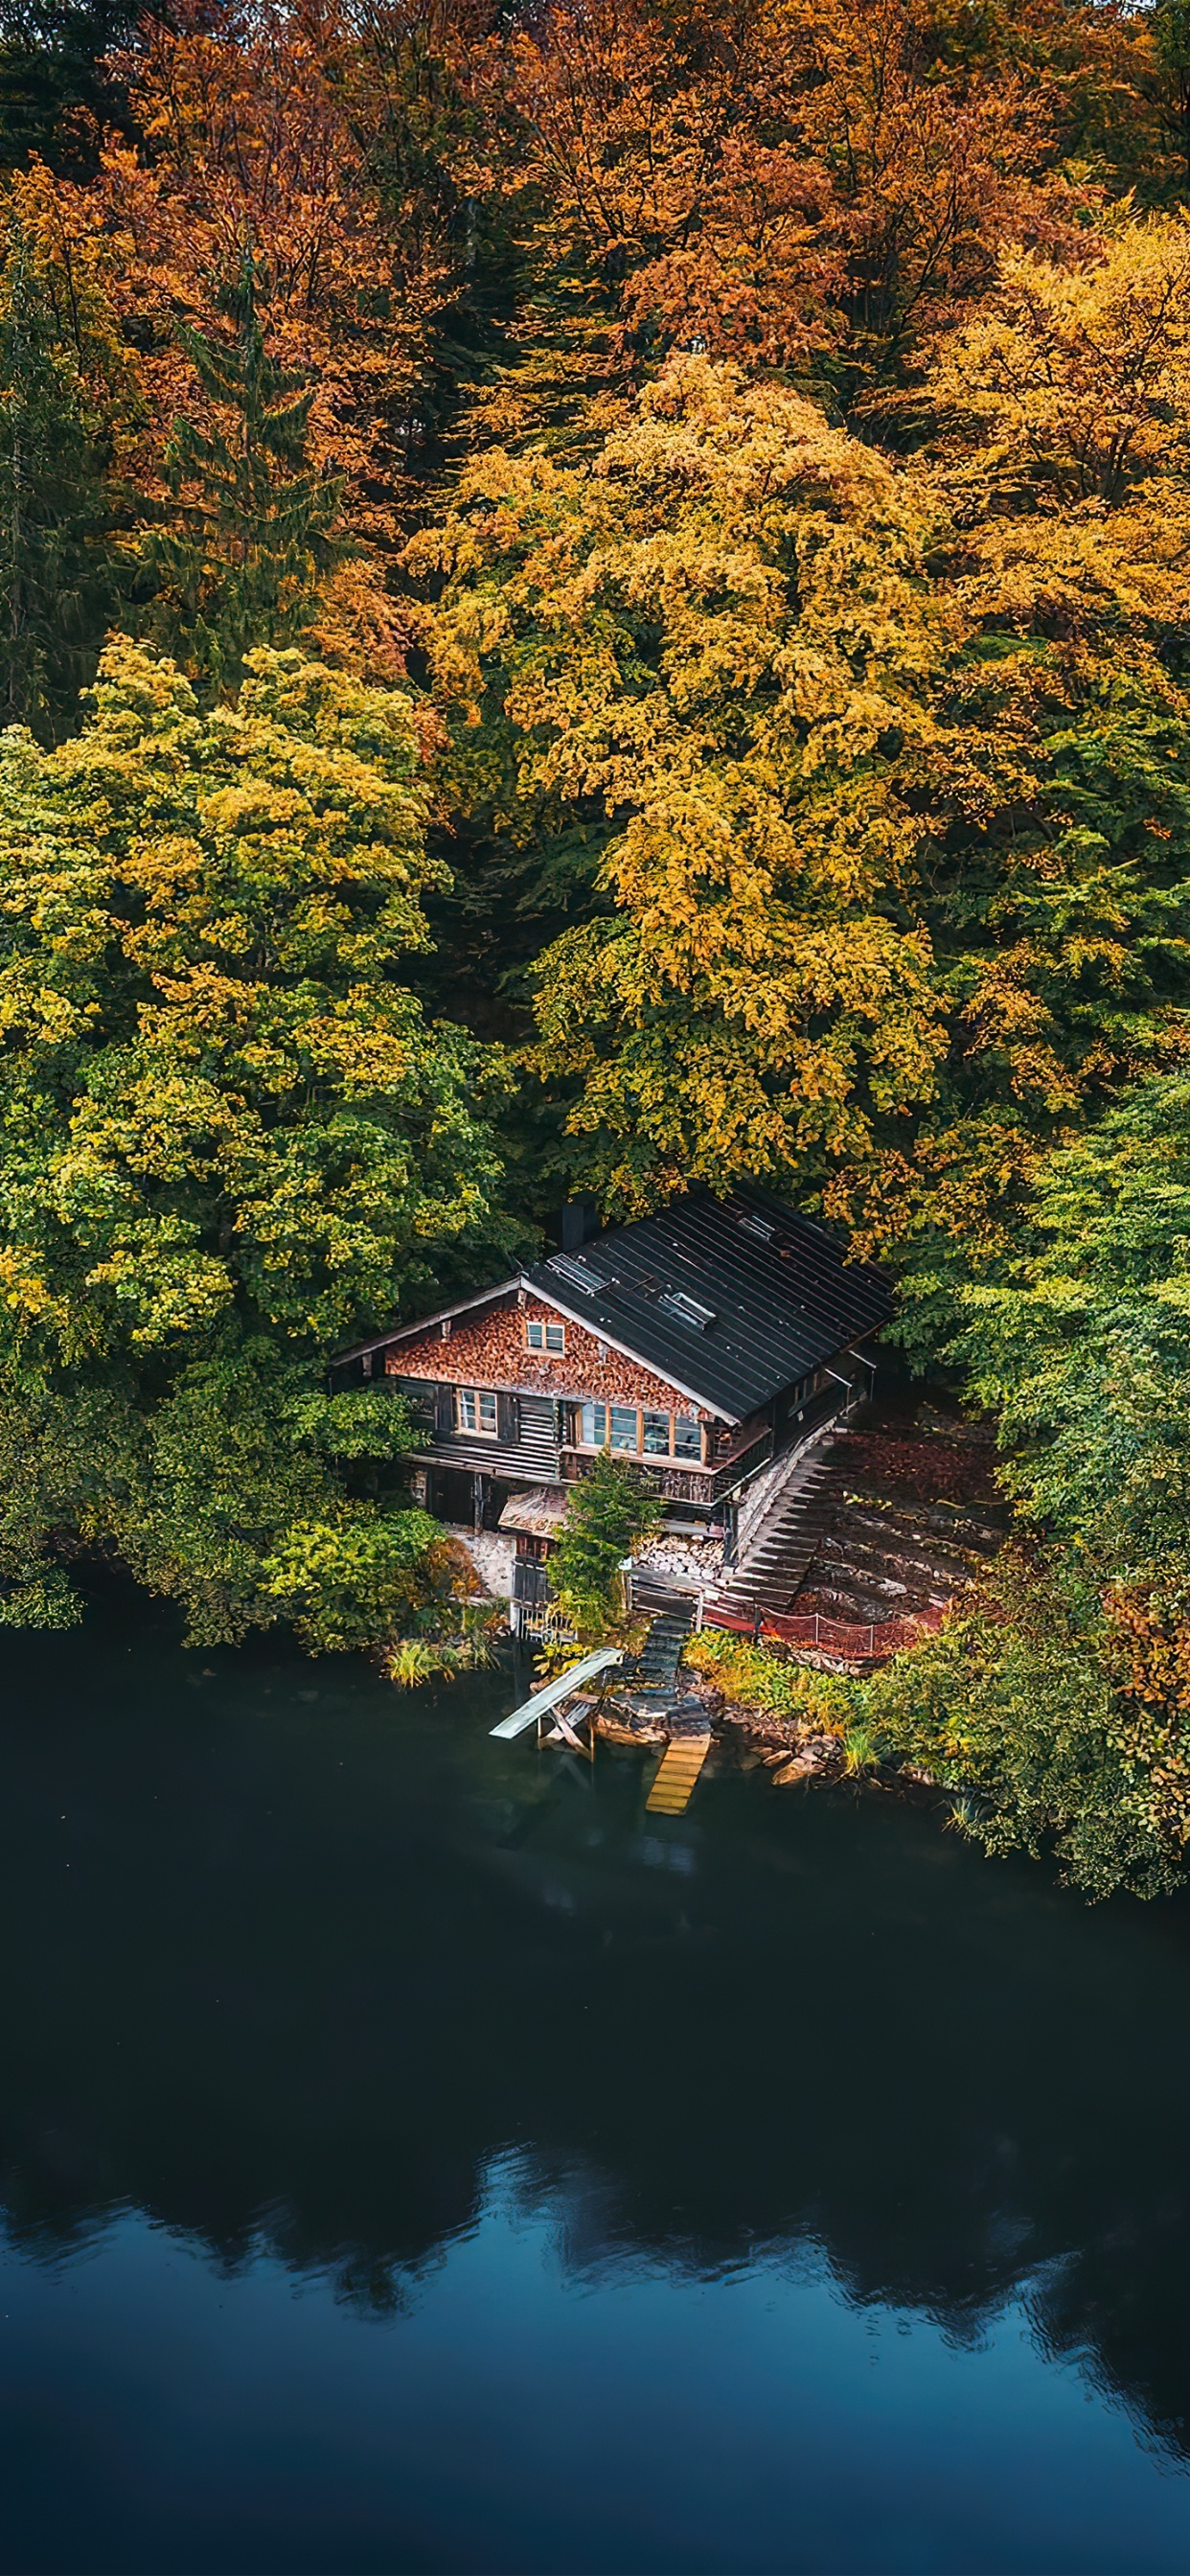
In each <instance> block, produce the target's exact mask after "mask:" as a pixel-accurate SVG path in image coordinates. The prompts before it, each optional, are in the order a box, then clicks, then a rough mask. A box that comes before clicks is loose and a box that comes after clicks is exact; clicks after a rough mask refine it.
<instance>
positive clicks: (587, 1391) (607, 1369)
mask: <svg viewBox="0 0 1190 2576" xmlns="http://www.w3.org/2000/svg"><path fill="white" fill-rule="evenodd" d="M555 1316H556V1310H555V1309H554V1308H553V1307H551V1306H549V1305H547V1304H546V1302H545V1300H544V1299H543V1298H540V1297H531V1298H530V1299H529V1300H528V1302H527V1303H526V1304H525V1305H524V1306H517V1305H516V1304H515V1303H513V1302H512V1301H509V1303H508V1304H506V1305H503V1306H499V1307H495V1308H492V1307H489V1309H488V1311H487V1313H486V1314H482V1315H477V1316H475V1317H474V1318H471V1319H469V1318H468V1317H467V1316H465V1315H464V1316H461V1317H459V1318H458V1319H457V1320H456V1321H455V1322H453V1323H452V1325H451V1329H450V1332H449V1334H448V1335H447V1336H446V1337H445V1339H444V1338H443V1336H442V1334H441V1333H440V1332H439V1331H438V1330H437V1328H435V1330H434V1331H433V1332H429V1333H423V1334H419V1335H415V1336H413V1337H411V1339H410V1340H409V1341H407V1342H396V1343H394V1344H392V1345H391V1347H390V1348H389V1350H388V1352H387V1353H386V1356H385V1367H386V1369H387V1372H388V1374H389V1376H390V1377H398V1378H421V1379H433V1380H434V1381H435V1382H438V1383H442V1382H445V1381H447V1380H449V1382H450V1383H451V1385H453V1386H475V1387H485V1388H489V1389H494V1390H496V1391H499V1390H500V1389H508V1390H515V1391H520V1392H523V1393H526V1394H530V1395H542V1396H562V1397H565V1398H566V1400H567V1401H568V1402H570V1403H574V1404H581V1403H584V1402H590V1403H598V1404H629V1405H645V1406H647V1407H648V1409H649V1410H650V1411H656V1412H659V1413H681V1414H684V1415H685V1417H686V1419H687V1420H688V1421H698V1422H711V1421H713V1420H714V1416H713V1414H712V1413H711V1412H710V1411H709V1410H708V1408H707V1407H706V1406H705V1405H702V1406H699V1405H694V1404H692V1403H691V1402H690V1399H689V1397H688V1396H684V1395H680V1394H679V1393H678V1390H677V1388H676V1387H674V1386H671V1385H669V1384H668V1382H667V1380H666V1379H665V1378H661V1377H655V1376H654V1375H653V1372H652V1370H651V1369H647V1368H641V1367H640V1366H638V1364H637V1363H636V1362H635V1361H634V1360H629V1359H625V1358H624V1357H623V1356H622V1355H621V1353H620V1352H619V1351H614V1350H612V1349H611V1348H610V1346H609V1345H608V1344H607V1343H606V1342H604V1343H602V1344H601V1343H600V1342H599V1340H598V1338H597V1336H596V1335H595V1334H593V1333H588V1332H587V1331H586V1330H585V1328H584V1326H583V1325H582V1324H575V1323H572V1322H571V1320H570V1318H569V1316H563V1317H562V1318H561V1319H560V1320H561V1321H562V1322H564V1323H565V1326H566V1348H565V1350H564V1351H563V1352H560V1353H555V1352H553V1351H530V1350H527V1349H526V1347H525V1325H526V1323H527V1322H530V1321H533V1322H540V1323H544V1322H545V1321H546V1319H547V1318H549V1319H550V1320H551V1321H552V1320H554V1319H555ZM601 1349H602V1350H603V1352H604V1354H605V1356H604V1357H603V1358H602V1359H601V1358H600V1350H601Z"/></svg>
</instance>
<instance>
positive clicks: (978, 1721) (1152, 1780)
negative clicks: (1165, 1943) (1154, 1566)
mask: <svg viewBox="0 0 1190 2576" xmlns="http://www.w3.org/2000/svg"><path fill="white" fill-rule="evenodd" d="M989 1596H990V1597H988V1598H987V1599H986V1601H985V1603H984V1604H983V1606H981V1607H978V1608H976V1609H974V1610H973V1611H972V1612H971V1613H970V1614H969V1615H957V1616H955V1617H952V1618H951V1619H949V1620H948V1621H947V1622H946V1625H945V1626H944V1627H943V1629H942V1630H941V1632H940V1634H939V1636H938V1637H937V1638H935V1639H932V1640H930V1641H929V1642H928V1643H926V1644H923V1645H921V1646H919V1647H914V1648H912V1649H911V1650H910V1651H909V1652H908V1653H906V1654H902V1655H898V1656H896V1657H895V1658H894V1660H893V1662H892V1663H891V1664H890V1665H889V1666H888V1667H887V1669H886V1670H885V1671H884V1672H883V1673H881V1674H879V1675H878V1676H877V1677H876V1679H875V1680H874V1681H872V1682H870V1683H868V1684H866V1685H864V1686H863V1687H862V1694H861V1695H862V1700H863V1716H864V1720H865V1724H866V1726H867V1728H868V1730H869V1731H870V1734H871V1737H872V1740H873V1744H874V1746H875V1747H876V1748H877V1749H878V1750H879V1751H880V1752H881V1753H882V1754H883V1755H884V1756H885V1757H886V1758H888V1757H889V1756H892V1757H894V1758H895V1759H896V1760H898V1761H900V1762H902V1763H906V1764H908V1765H909V1766H910V1767H911V1768H912V1769H913V1770H915V1771H916V1772H917V1773H918V1774H919V1775H924V1776H925V1777H927V1778H928V1779H930V1780H932V1781H934V1782H936V1783H937V1784H938V1786H939V1787H941V1788H943V1789H946V1790H949V1791H950V1792H951V1793H952V1797H953V1804H952V1808H951V1819H952V1822H953V1823H954V1824H955V1825H956V1826H957V1827H958V1829H959V1830H960V1831H961V1832H964V1833H967V1834H969V1835H971V1836H972V1837H973V1838H974V1839H975V1840H976V1841H978V1842H981V1843H982V1844H983V1847H984V1849H985V1851H987V1852H988V1853H989V1855H991V1856H992V1857H1002V1856H1003V1855H1004V1854H1006V1853H1008V1852H1012V1851H1024V1852H1028V1853H1030V1854H1032V1855H1033V1856H1034V1857H1035V1858H1037V1857H1040V1856H1043V1855H1051V1856H1053V1857H1054V1858H1055V1859H1056V1860H1057V1863H1058V1867H1059V1870H1060V1872H1061V1875H1062V1877H1063V1878H1064V1879H1065V1880H1066V1881H1067V1882H1068V1883H1069V1884H1071V1885H1073V1886H1076V1887H1079V1888H1081V1889H1082V1890H1083V1891H1084V1892H1085V1893H1086V1894H1087V1895H1088V1896H1091V1897H1104V1896H1111V1895H1114V1894H1115V1893H1116V1892H1117V1891H1127V1892H1129V1893H1131V1894H1132V1895H1135V1896H1157V1895H1161V1894H1164V1893H1166V1892H1167V1891H1168V1890H1170V1889H1172V1888H1174V1887H1176V1886H1177V1885H1179V1884H1180V1883H1181V1881H1182V1880H1183V1878H1184V1875H1185V1864H1186V1845H1187V1837H1188V1834H1190V1700H1187V1701H1186V1702H1185V1703H1184V1704H1182V1705H1181V1706H1178V1707H1175V1706H1173V1705H1172V1704H1171V1703H1170V1702H1169V1701H1168V1700H1166V1701H1164V1702H1162V1701H1161V1700H1159V1699H1158V1697H1157V1695H1156V1694H1155V1693H1152V1692H1150V1691H1147V1690H1146V1689H1145V1688H1144V1687H1141V1688H1140V1689H1133V1688H1129V1687H1127V1686H1124V1687H1121V1682H1122V1679H1123V1676H1122V1675H1121V1671H1120V1655H1119V1644H1120V1639H1119V1632H1118V1630H1117V1629H1116V1628H1115V1627H1114V1624H1113V1621H1112V1619H1111V1618H1110V1616H1109V1615H1108V1614H1107V1613H1106V1612H1105V1608H1104V1604H1103V1600H1102V1596H1101V1591H1100V1587H1099V1585H1098V1583H1097V1582H1096V1581H1095V1579H1094V1576H1093V1572H1092V1571H1091V1570H1090V1569H1088V1568H1087V1567H1086V1565H1085V1564H1084V1563H1082V1562H1081V1561H1080V1560H1079V1559H1078V1558H1077V1557H1076V1558H1061V1557H1056V1558H1054V1559H1053V1560H1051V1561H1049V1562H1046V1561H1044V1560H1042V1561H1040V1562H1038V1561H1032V1560H1030V1559H1029V1558H1027V1557H1024V1556H1021V1555H1019V1554H1017V1553H1016V1552H1015V1551H1011V1552H1010V1553H1009V1555H1008V1557H1007V1558H1006V1559H1005V1560H1004V1562H1003V1563H1002V1564H1001V1566H1000V1568H999V1569H998V1572H997V1575H996V1577H995V1578H994V1580H993V1582H992V1584H991V1586H990V1587H989Z"/></svg>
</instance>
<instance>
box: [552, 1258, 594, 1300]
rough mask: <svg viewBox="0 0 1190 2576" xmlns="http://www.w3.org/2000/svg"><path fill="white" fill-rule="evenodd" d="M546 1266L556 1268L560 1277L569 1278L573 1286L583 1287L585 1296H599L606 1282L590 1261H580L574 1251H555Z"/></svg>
mask: <svg viewBox="0 0 1190 2576" xmlns="http://www.w3.org/2000/svg"><path fill="white" fill-rule="evenodd" d="M546 1267H547V1269H549V1270H556V1271H557V1273H558V1276H559V1278H560V1279H568V1280H569V1281H570V1285H571V1287H572V1288H581V1289H582V1292H583V1295H584V1297H595V1296H597V1295H598V1293H599V1290H600V1289H601V1288H602V1287H603V1286H604V1285H605V1284H606V1283H605V1282H604V1281H603V1280H602V1279H601V1278H600V1277H599V1274H598V1272H597V1271H595V1270H592V1268H591V1265H590V1263H589V1262H587V1261H580V1260H579V1259H578V1256H577V1254H576V1253H573V1252H555V1253H554V1254H553V1255H552V1256H551V1258H550V1260H549V1261H548V1262H547V1264H546Z"/></svg>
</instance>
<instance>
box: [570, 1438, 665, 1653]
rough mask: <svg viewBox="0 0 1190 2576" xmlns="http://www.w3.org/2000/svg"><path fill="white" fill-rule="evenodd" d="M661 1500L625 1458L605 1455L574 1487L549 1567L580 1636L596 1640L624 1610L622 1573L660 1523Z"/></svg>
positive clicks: (598, 1459)
mask: <svg viewBox="0 0 1190 2576" xmlns="http://www.w3.org/2000/svg"><path fill="white" fill-rule="evenodd" d="M661 1510H662V1506H661V1501H660V1497H659V1496H658V1495H657V1494H656V1493H655V1492H654V1491H653V1488H652V1486H651V1485H648V1484H646V1482H645V1480H644V1478H643V1477H642V1476H641V1475H640V1474H639V1472H638V1471H637V1469H636V1468H635V1467H633V1466H632V1465H631V1464H630V1463H629V1461H628V1460H627V1459H626V1458H615V1457H613V1455H612V1453H611V1450H610V1449H604V1450H602V1451H601V1452H600V1455H599V1456H598V1458H597V1459H596V1460H595V1462H594V1464H593V1466H592V1468H591V1471H590V1474H589V1475H586V1476H583V1477H581V1478H580V1480H579V1482H578V1483H577V1484H576V1485H574V1486H572V1488H571V1491H570V1494H569V1496H568V1498H567V1504H566V1518H565V1520H564V1522H563V1524H562V1535H561V1537H560V1539H559V1541H558V1545H557V1549H556V1551H555V1555H554V1562H553V1568H552V1572H553V1578H554V1590H555V1595H556V1598H557V1601H558V1605H559V1608H560V1609H561V1611H562V1613H563V1616H564V1617H566V1618H567V1619H569V1620H570V1622H571V1624H572V1625H573V1626H574V1627H575V1629H576V1630H577V1632H578V1634H579V1635H580V1636H600V1635H603V1634H604V1633H605V1632H606V1630H607V1629H608V1628H609V1627H610V1626H612V1625H613V1624H614V1621H615V1619H616V1617H617V1616H618V1615H619V1612H620V1610H621V1608H622V1604H623V1581H622V1577H621V1574H620V1567H621V1565H622V1563H623V1561H624V1558H625V1557H626V1556H630V1555H631V1554H632V1551H633V1549H634V1548H636V1547H639V1545H640V1542H641V1540H642V1539H644V1538H647V1537H648V1535H649V1533H650V1531H652V1530H654V1529H656V1527H657V1525H658V1522H659V1521H660V1518H661Z"/></svg>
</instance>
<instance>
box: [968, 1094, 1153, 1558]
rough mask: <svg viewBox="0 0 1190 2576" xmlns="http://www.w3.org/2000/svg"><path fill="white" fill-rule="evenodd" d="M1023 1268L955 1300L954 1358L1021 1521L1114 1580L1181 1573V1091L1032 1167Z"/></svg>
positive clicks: (1122, 1111)
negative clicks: (997, 1442)
mask: <svg viewBox="0 0 1190 2576" xmlns="http://www.w3.org/2000/svg"><path fill="white" fill-rule="evenodd" d="M1024 1215H1025V1221H1026V1230H1025V1231H1024V1232H1023V1236H1022V1241H1021V1245H1020V1250H1019V1254H1018V1257H1017V1258H1016V1259H1015V1260H1013V1261H1012V1262H1011V1263H1008V1264H1005V1265H1003V1275H1002V1276H1000V1277H999V1278H994V1277H993V1278H991V1279H989V1278H986V1277H984V1278H980V1279H976V1280H973V1281H971V1282H970V1283H969V1284H968V1286H967V1287H966V1288H965V1290H964V1292H963V1307H964V1312H965V1316H966V1326H965V1330H964V1333H963V1337H962V1341H961V1343H960V1345H959V1349H960V1352H961V1354H962V1356H963V1357H965V1359H966V1361H967V1363H968V1366H969V1368H970V1370H971V1373H972V1374H971V1383H972V1387H973V1391H974V1393H975V1395H976V1396H977V1398H978V1399H979V1401H980V1402H981V1403H983V1404H985V1405H986V1406H988V1407H989V1408H994V1409H995V1411H996V1412H997V1414H998V1416H999V1420H1000V1434H1001V1440H1002V1442H1003V1445H1004V1446H1005V1448H1006V1450H1007V1451H1008V1458H1007V1463H1006V1467H1005V1475H1006V1478H1007V1481H1008V1483H1009V1485H1010V1487H1011V1489H1012V1490H1013V1491H1014V1492H1015V1493H1016V1495H1017V1496H1018V1498H1019V1500H1020V1501H1021V1503H1022V1504H1023V1505H1024V1506H1025V1508H1027V1510H1028V1511H1029V1513H1030V1514H1031V1516H1032V1517H1033V1518H1034V1519H1035V1520H1037V1521H1038V1522H1039V1523H1041V1524H1042V1525H1044V1526H1045V1527H1047V1528H1048V1529H1050V1530H1051V1531H1053V1532H1055V1533H1057V1534H1059V1535H1060V1536H1062V1537H1063V1538H1065V1539H1075V1538H1077V1539H1079V1540H1080V1541H1081V1542H1082V1544H1083V1545H1084V1546H1085V1547H1086V1548H1088V1549H1089V1550H1090V1551H1091V1552H1092V1553H1093V1556H1094V1559H1095V1561H1096V1562H1097V1563H1098V1564H1099V1565H1100V1566H1101V1567H1102V1568H1103V1570H1104V1574H1105V1576H1106V1575H1107V1574H1111V1575H1114V1576H1116V1577H1118V1578H1119V1579H1120V1580H1131V1581H1143V1580H1146V1579H1151V1580H1155V1581H1158V1582H1160V1581H1162V1580H1164V1579H1165V1576H1166V1573H1167V1571H1168V1569H1169V1568H1171V1567H1173V1566H1184V1565H1185V1564H1186V1563H1187V1562H1190V1078H1188V1077H1187V1076H1185V1075H1176V1076H1169V1077H1167V1078H1166V1079H1164V1080H1160V1081H1155V1082H1150V1083H1146V1084H1144V1085H1143V1086H1142V1087H1141V1088H1140V1089H1139V1090H1138V1091H1137V1092H1135V1093H1134V1094H1133V1095H1132V1097H1131V1098H1130V1099H1128V1100H1127V1101H1126V1102H1125V1103H1124V1104H1123V1105H1122V1106H1121V1107H1120V1108H1118V1109H1116V1110H1113V1111H1112V1112H1110V1114H1109V1115H1108V1116H1107V1117H1105V1118H1103V1119H1102V1120H1101V1121H1100V1123H1099V1125H1098V1126H1097V1127H1094V1128H1092V1130H1091V1131H1090V1133H1089V1134H1088V1135H1086V1136H1084V1137H1083V1138H1081V1139H1080V1141H1079V1143H1078V1144H1076V1145H1072V1146H1070V1147H1068V1148H1066V1149H1064V1150H1062V1151H1060V1152H1055V1153H1053V1154H1052V1155H1050V1156H1049V1157H1048V1158H1047V1159H1046V1160H1045V1162H1044V1163H1043V1164H1042V1165H1041V1166H1040V1168H1039V1170H1038V1172H1037V1174H1036V1177H1035V1179H1034V1183H1033V1187H1032V1189H1031V1192H1030V1194H1029V1198H1028V1201H1027V1202H1026V1207H1025V1211H1024Z"/></svg>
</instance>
